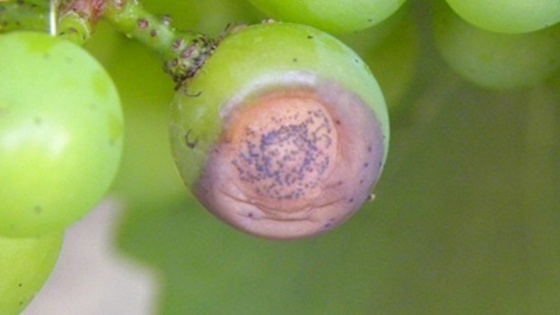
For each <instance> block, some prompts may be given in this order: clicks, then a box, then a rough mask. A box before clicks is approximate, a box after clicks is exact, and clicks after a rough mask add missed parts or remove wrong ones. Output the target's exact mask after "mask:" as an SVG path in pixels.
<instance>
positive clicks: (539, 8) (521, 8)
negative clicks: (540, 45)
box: [446, 0, 560, 33]
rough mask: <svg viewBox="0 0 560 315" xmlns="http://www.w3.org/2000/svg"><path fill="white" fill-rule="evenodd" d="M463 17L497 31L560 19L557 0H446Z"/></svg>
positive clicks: (528, 29) (540, 25)
mask: <svg viewBox="0 0 560 315" xmlns="http://www.w3.org/2000/svg"><path fill="white" fill-rule="evenodd" d="M446 1H447V3H448V4H449V5H450V6H451V7H452V8H453V10H455V12H457V14H458V15H460V16H461V17H462V18H463V19H465V20H466V21H468V22H470V23H472V24H474V25H476V26H478V27H480V28H483V29H485V30H489V31H494V32H500V33H526V32H531V31H536V30H540V29H543V28H547V27H550V26H552V25H553V24H555V23H558V22H560V1H558V0H538V1H534V0H492V1H488V0H468V1H465V0H446Z"/></svg>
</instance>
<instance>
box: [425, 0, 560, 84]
mask: <svg viewBox="0 0 560 315" xmlns="http://www.w3.org/2000/svg"><path fill="white" fill-rule="evenodd" d="M434 35H435V40H436V47H437V48H438V50H439V52H440V53H441V55H442V57H443V59H444V60H445V61H446V62H447V63H448V64H449V65H450V66H451V67H452V68H453V70H454V71H455V72H457V73H458V74H459V75H461V76H462V77H463V78H465V79H466V80H468V81H470V82H473V83H475V84H476V85H478V86H481V87H484V88H490V89H515V88H524V87H530V86H534V85H535V84H537V83H539V82H542V81H543V80H545V79H546V78H548V77H549V76H550V75H552V74H553V73H554V72H555V71H557V70H558V69H559V68H560V54H559V52H560V24H559V25H555V26H552V27H550V28H548V29H543V30H540V31H536V32H531V33H525V34H502V33H496V32H490V31H486V30H483V29H480V28H478V27H475V26H472V25H471V24H469V23H467V22H466V21H464V20H463V19H461V17H459V16H458V15H457V14H455V13H454V12H453V11H452V10H451V9H450V8H449V7H447V6H446V5H445V4H443V5H439V6H436V7H435V15H434Z"/></svg>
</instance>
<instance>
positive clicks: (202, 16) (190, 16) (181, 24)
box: [143, 0, 263, 37]
mask: <svg viewBox="0 0 560 315" xmlns="http://www.w3.org/2000/svg"><path fill="white" fill-rule="evenodd" d="M143 4H144V5H145V6H146V8H148V9H149V10H150V12H154V13H156V14H170V15H171V17H172V19H173V23H174V24H175V25H176V27H177V28H179V29H187V30H196V31H197V32H199V33H203V34H207V35H208V36H213V37H215V36H219V35H220V33H222V32H223V31H224V29H225V27H226V26H227V24H228V23H232V22H233V23H236V22H237V23H241V22H242V23H250V22H258V21H259V20H262V19H263V18H262V17H259V16H258V15H259V14H258V12H257V11H256V9H255V8H254V7H253V6H252V5H251V4H250V3H248V2H247V1H245V0H205V1H200V0H183V1H176V0H145V1H143Z"/></svg>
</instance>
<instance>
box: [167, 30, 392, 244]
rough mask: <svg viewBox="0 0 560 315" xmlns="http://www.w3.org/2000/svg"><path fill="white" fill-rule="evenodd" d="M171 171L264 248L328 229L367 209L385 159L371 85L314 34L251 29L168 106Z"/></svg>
mask: <svg viewBox="0 0 560 315" xmlns="http://www.w3.org/2000/svg"><path fill="white" fill-rule="evenodd" d="M171 117H172V119H171V123H170V133H171V142H172V149H173V152H174V156H175V160H176V163H177V165H178V168H179V172H180V174H181V175H182V177H183V179H184V181H185V183H186V184H187V185H188V186H189V188H190V189H191V190H192V191H193V193H194V194H195V196H196V197H197V198H198V199H199V201H200V202H201V203H202V204H204V205H205V206H206V207H207V208H208V209H209V210H210V211H211V212H212V213H214V214H215V215H216V216H218V217H220V218H222V219H223V220H224V221H225V222H227V223H228V224H230V225H232V226H234V227H236V228H239V229H241V230H243V231H245V232H248V233H250V234H254V235H257V236H261V237H265V238H272V239H300V238H305V237H310V236H314V235H318V234H321V233H323V232H326V231H328V230H331V229H332V228H334V227H336V226H338V225H339V224H340V223H342V222H344V221H345V220H346V219H348V218H349V217H350V216H351V215H352V214H353V213H354V212H355V211H357V210H358V209H359V208H360V206H361V205H362V203H363V202H364V201H366V200H367V199H368V198H369V197H370V194H371V192H372V190H373V188H374V186H375V183H376V182H377V180H378V178H379V176H380V174H381V170H382V168H383V164H384V161H385V158H386V154H387V148H388V134H389V131H388V117H387V109H386V106H385V102H384V99H383V96H382V94H381V91H380V90H379V87H378V85H377V82H376V81H375V79H374V77H373V76H372V74H371V73H370V72H369V70H368V68H367V67H366V66H365V65H364V64H363V62H362V61H361V60H360V59H359V58H358V57H357V55H355V54H354V53H353V52H352V51H351V50H350V49H349V48H347V47H346V46H344V45H343V44H342V43H341V42H339V41H338V40H336V39H334V38H333V37H331V36H329V35H327V34H325V33H322V32H320V31H318V30H316V29H313V28H310V27H306V26H301V25H295V24H287V23H286V24H284V23H273V24H263V25H258V26H251V27H249V28H247V29H244V30H242V31H240V32H239V33H236V34H234V35H231V37H229V38H227V39H226V40H225V41H224V42H223V43H221V45H220V46H219V47H218V48H217V50H216V52H215V54H214V55H213V56H211V57H210V59H209V60H208V61H207V63H206V64H205V65H204V67H203V68H202V70H201V72H200V73H199V74H198V75H197V76H196V77H195V78H193V79H192V80H191V81H189V82H188V84H187V85H186V86H185V87H183V88H182V89H180V90H179V91H178V93H177V94H176V97H175V99H174V101H173V104H172V115H171Z"/></svg>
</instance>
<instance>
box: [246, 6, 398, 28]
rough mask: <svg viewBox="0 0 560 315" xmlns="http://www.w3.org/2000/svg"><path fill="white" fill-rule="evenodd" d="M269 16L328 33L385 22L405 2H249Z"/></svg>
mask: <svg viewBox="0 0 560 315" xmlns="http://www.w3.org/2000/svg"><path fill="white" fill-rule="evenodd" d="M249 1H251V3H253V4H254V5H255V6H256V7H257V8H258V9H259V10H261V11H262V12H264V13H265V14H267V15H268V16H269V17H271V18H274V19H278V20H281V21H287V22H295V23H302V24H307V25H310V26H313V27H316V28H319V29H322V30H324V31H326V32H330V33H337V34H342V33H349V32H354V31H358V30H363V29H366V28H368V27H370V26H373V25H376V24H379V23H381V22H382V21H384V20H385V19H387V18H388V17H389V16H391V15H392V14H393V13H395V12H396V11H397V9H398V8H399V7H400V6H401V5H402V4H403V3H404V2H405V0H390V1H388V0H353V1H341V0H249Z"/></svg>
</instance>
